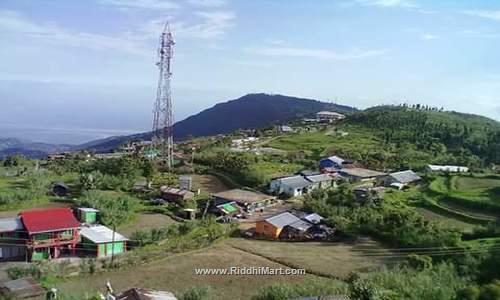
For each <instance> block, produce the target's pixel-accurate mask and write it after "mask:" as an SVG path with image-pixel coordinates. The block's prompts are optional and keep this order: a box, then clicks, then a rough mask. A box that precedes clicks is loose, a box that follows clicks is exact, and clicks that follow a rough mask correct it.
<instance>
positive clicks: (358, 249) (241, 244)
mask: <svg viewBox="0 0 500 300" xmlns="http://www.w3.org/2000/svg"><path fill="white" fill-rule="evenodd" d="M228 243H229V244H230V245H232V246H233V247H236V248H238V249H242V250H244V251H246V252H247V253H252V254H257V255H260V256H263V257H266V258H269V259H271V260H273V261H276V262H280V263H282V264H285V265H288V266H293V267H295V268H305V269H306V270H307V271H308V272H311V273H313V274H319V275H325V276H332V277H334V278H342V279H343V278H346V277H347V276H349V274H351V273H352V272H354V271H363V270H368V269H370V268H374V267H377V266H380V265H382V264H387V263H392V262H394V261H393V260H390V259H387V258H384V257H374V256H368V255H370V254H373V253H375V252H376V253H377V254H383V255H390V254H391V253H390V252H389V251H385V250H384V249H383V248H382V246H381V245H380V244H379V243H377V242H374V241H373V240H370V239H368V238H363V239H362V240H360V241H359V242H357V243H353V244H348V243H340V242H333V243H326V242H325V243H323V242H293V243H290V242H277V241H256V240H247V239H242V238H235V239H231V240H229V241H228Z"/></svg>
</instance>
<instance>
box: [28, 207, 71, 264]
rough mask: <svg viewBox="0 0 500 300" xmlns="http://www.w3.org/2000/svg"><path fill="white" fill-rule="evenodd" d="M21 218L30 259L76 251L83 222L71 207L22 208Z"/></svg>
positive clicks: (54, 256) (51, 256)
mask: <svg viewBox="0 0 500 300" xmlns="http://www.w3.org/2000/svg"><path fill="white" fill-rule="evenodd" d="M19 218H20V219H21V222H22V224H23V226H24V231H25V232H24V231H23V232H24V233H25V235H24V238H26V242H25V246H26V251H27V256H28V259H29V260H31V261H36V260H41V259H46V258H58V257H60V256H61V254H64V253H65V254H72V255H74V254H75V250H76V245H77V243H78V241H79V232H78V227H79V226H80V222H78V220H77V219H76V218H75V216H74V215H73V212H72V211H71V209H69V208H51V209H41V210H30V211H23V212H21V213H20V214H19Z"/></svg>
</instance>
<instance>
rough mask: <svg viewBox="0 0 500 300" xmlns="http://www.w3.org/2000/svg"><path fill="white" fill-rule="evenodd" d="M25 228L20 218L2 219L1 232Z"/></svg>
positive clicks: (0, 221)
mask: <svg viewBox="0 0 500 300" xmlns="http://www.w3.org/2000/svg"><path fill="white" fill-rule="evenodd" d="M21 229H24V226H23V223H22V222H21V220H20V219H19V218H2V219H0V233H1V232H11V231H16V230H21Z"/></svg>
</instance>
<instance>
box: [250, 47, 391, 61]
mask: <svg viewBox="0 0 500 300" xmlns="http://www.w3.org/2000/svg"><path fill="white" fill-rule="evenodd" d="M246 51H248V52H250V53H253V54H258V55H264V56H281V57H285V56H287V57H304V58H316V59H325V60H352V59H362V58H368V57H374V56H380V55H383V54H385V53H386V52H387V51H386V50H364V51H362V50H354V51H351V52H348V53H337V52H335V51H331V50H326V49H311V48H293V47H258V48H248V49H246Z"/></svg>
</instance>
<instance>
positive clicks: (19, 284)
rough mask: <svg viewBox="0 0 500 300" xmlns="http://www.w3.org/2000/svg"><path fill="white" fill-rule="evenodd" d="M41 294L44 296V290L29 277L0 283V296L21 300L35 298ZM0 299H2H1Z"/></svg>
mask: <svg viewBox="0 0 500 300" xmlns="http://www.w3.org/2000/svg"><path fill="white" fill-rule="evenodd" d="M43 294H45V290H44V289H43V288H42V286H41V285H40V284H39V283H37V282H36V281H35V280H33V278H31V277H27V278H21V279H16V280H11V281H6V282H2V283H0V296H11V297H14V298H15V299H23V298H32V297H37V296H41V295H43ZM1 298H2V299H3V297H1ZM8 299H10V298H8Z"/></svg>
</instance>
